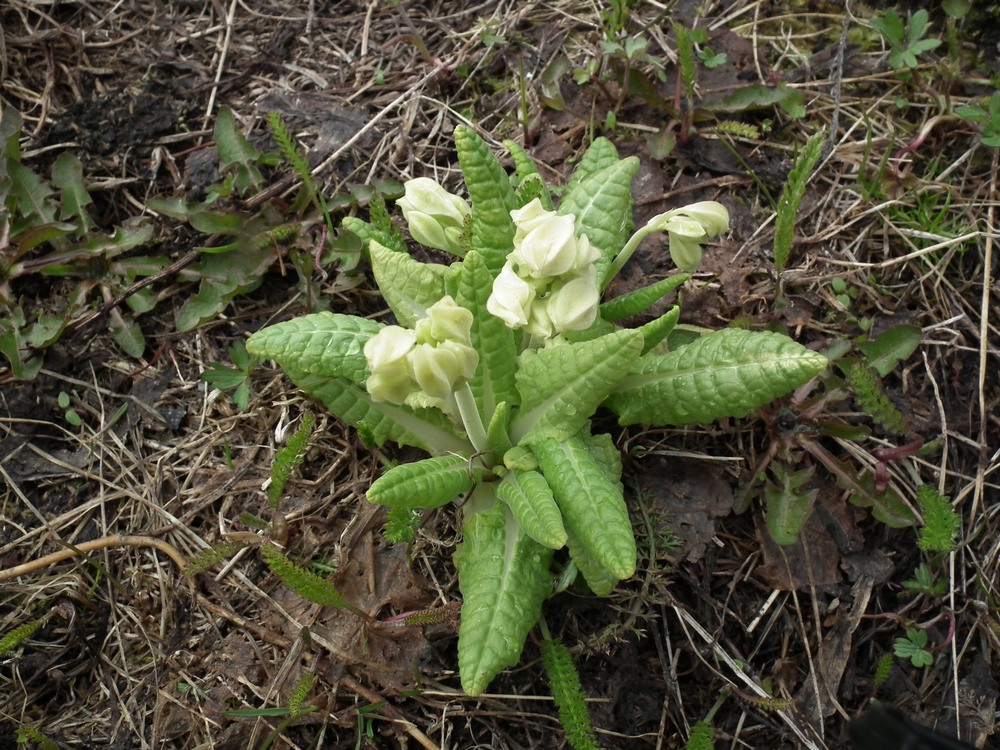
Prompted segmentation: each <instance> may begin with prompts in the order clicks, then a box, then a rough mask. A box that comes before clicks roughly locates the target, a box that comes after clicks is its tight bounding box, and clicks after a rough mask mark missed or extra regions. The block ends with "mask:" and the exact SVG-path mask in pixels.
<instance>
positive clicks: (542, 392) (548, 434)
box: [511, 330, 643, 445]
mask: <svg viewBox="0 0 1000 750" xmlns="http://www.w3.org/2000/svg"><path fill="white" fill-rule="evenodd" d="M642 343H643V342H642V334H641V333H639V332H638V331H630V330H622V331H616V332H614V333H610V334H608V335H606V336H601V337H600V338H598V339H594V340H593V341H584V342H581V343H578V344H562V345H558V346H552V347H549V348H547V349H542V350H541V351H538V352H534V351H526V352H524V353H523V354H522V356H521V365H520V367H519V368H518V371H517V388H518V390H519V391H520V392H521V407H520V409H519V410H518V412H517V414H516V416H515V417H514V419H513V421H512V423H511V438H512V439H513V441H514V443H515V444H522V445H528V444H530V443H534V442H537V441H539V440H544V439H547V438H556V439H560V438H566V437H569V436H570V435H573V434H575V433H576V432H577V431H578V430H579V429H580V427H582V426H583V425H584V424H586V423H587V421H588V420H589V419H590V415H591V414H593V413H594V411H595V410H596V409H597V407H598V406H599V405H600V403H601V402H602V401H603V400H604V399H605V397H606V396H607V395H608V393H610V392H611V389H612V388H614V387H615V385H616V384H617V383H618V382H619V381H620V380H621V379H622V377H623V376H624V375H625V374H626V373H627V372H628V371H629V367H630V366H631V365H632V363H633V362H635V360H636V358H637V357H638V356H639V352H641V351H642Z"/></svg>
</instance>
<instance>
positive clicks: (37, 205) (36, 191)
mask: <svg viewBox="0 0 1000 750" xmlns="http://www.w3.org/2000/svg"><path fill="white" fill-rule="evenodd" d="M7 171H8V173H9V174H10V179H11V186H10V187H11V189H10V194H11V195H12V196H13V198H14V201H15V205H16V210H17V212H18V213H19V214H20V215H21V216H22V217H23V218H24V219H28V220H30V223H31V224H37V223H39V222H41V223H43V224H55V223H56V220H57V218H58V217H57V216H56V213H57V211H56V205H55V203H54V202H53V201H52V196H53V192H52V188H50V187H49V186H48V184H47V183H46V182H45V181H44V180H43V179H42V178H41V177H39V176H38V175H37V174H35V173H34V172H33V171H31V170H30V169H28V167H26V166H24V165H23V164H20V163H11V164H8V165H7Z"/></svg>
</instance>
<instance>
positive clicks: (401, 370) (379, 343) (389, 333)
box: [364, 326, 417, 404]
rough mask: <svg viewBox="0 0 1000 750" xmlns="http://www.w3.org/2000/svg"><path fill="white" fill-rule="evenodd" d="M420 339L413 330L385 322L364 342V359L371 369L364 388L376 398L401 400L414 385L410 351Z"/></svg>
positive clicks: (397, 402)
mask: <svg viewBox="0 0 1000 750" xmlns="http://www.w3.org/2000/svg"><path fill="white" fill-rule="evenodd" d="M416 342H417V336H416V334H415V333H414V332H413V331H410V330H408V329H406V328H401V327H399V326H386V327H385V328H383V329H382V330H381V331H379V332H378V333H377V334H375V335H374V336H372V337H371V338H370V339H368V341H366V342H365V348H364V352H365V359H366V360H367V362H368V370H369V371H370V372H371V375H369V377H368V380H367V381H365V388H366V389H367V390H368V393H369V394H371V397H372V398H373V399H374V400H376V401H389V402H391V403H394V404H401V403H403V401H404V400H405V399H406V397H407V396H408V395H409V393H410V392H411V391H412V390H413V388H414V381H413V374H412V368H411V367H410V363H409V359H408V357H409V354H410V352H411V351H412V350H413V348H414V346H415V345H416Z"/></svg>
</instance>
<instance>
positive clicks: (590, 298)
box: [545, 264, 600, 332]
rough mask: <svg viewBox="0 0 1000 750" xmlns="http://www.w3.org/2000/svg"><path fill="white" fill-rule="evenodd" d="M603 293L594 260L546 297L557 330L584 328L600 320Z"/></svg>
mask: <svg viewBox="0 0 1000 750" xmlns="http://www.w3.org/2000/svg"><path fill="white" fill-rule="evenodd" d="M599 302H600V293H599V291H598V289H597V269H596V268H595V267H594V265H593V264H591V265H589V266H587V268H586V269H585V270H584V271H583V273H581V274H579V275H578V276H575V277H572V278H570V279H569V280H567V281H566V282H565V283H563V284H561V285H560V286H557V287H553V291H552V292H551V293H550V294H549V296H548V297H547V298H546V300H545V310H546V312H547V313H548V316H549V319H550V320H551V321H552V326H553V327H554V328H555V329H556V330H557V331H560V332H562V331H582V330H584V329H585V328H589V327H590V326H591V325H593V323H594V321H595V320H597V307H598V304H599Z"/></svg>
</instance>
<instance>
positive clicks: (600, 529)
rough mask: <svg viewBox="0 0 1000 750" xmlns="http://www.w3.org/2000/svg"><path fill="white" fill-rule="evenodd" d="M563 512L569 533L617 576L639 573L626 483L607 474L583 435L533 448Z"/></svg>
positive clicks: (626, 576) (564, 522)
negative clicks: (626, 503)
mask: <svg viewBox="0 0 1000 750" xmlns="http://www.w3.org/2000/svg"><path fill="white" fill-rule="evenodd" d="M532 451H533V452H534V454H535V456H536V457H537V458H538V466H539V469H540V470H541V472H542V474H544V475H545V479H546V480H547V481H548V483H549V486H550V487H551V488H552V494H553V496H554V497H555V500H556V503H557V504H558V505H559V509H560V510H561V511H562V517H563V525H564V526H565V527H566V531H567V532H568V533H569V534H570V535H571V536H572V537H573V538H574V539H576V540H577V541H579V543H580V546H582V547H583V548H584V549H586V550H587V551H588V552H589V553H590V554H592V555H593V556H594V558H595V559H596V560H597V562H598V563H600V565H601V567H603V568H605V569H607V570H608V571H609V572H610V573H612V574H613V575H615V576H617V577H618V578H628V577H629V576H631V575H632V574H633V573H634V572H635V563H636V547H635V536H634V535H633V533H632V522H631V521H630V520H629V516H628V509H627V508H626V507H625V499H624V498H623V497H622V491H621V486H620V485H619V484H618V483H617V482H616V481H614V480H613V479H612V478H611V477H609V476H608V474H607V472H606V471H605V470H604V469H603V468H602V467H601V465H600V464H599V463H598V462H597V461H596V460H594V457H593V456H592V455H591V454H590V451H589V450H588V449H587V446H586V443H585V442H584V440H583V439H582V438H581V437H580V436H573V437H571V438H569V439H567V440H562V441H559V440H545V441H542V442H541V443H538V444H537V445H534V446H532Z"/></svg>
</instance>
